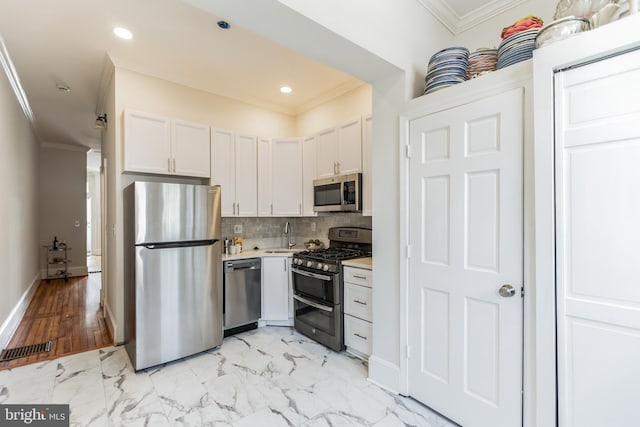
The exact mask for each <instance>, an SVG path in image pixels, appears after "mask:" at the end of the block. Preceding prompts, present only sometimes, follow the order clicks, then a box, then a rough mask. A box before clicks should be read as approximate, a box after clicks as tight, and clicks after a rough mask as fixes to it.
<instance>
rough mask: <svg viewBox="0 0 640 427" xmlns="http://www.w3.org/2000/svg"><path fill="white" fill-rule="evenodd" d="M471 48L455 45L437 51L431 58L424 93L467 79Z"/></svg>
mask: <svg viewBox="0 0 640 427" xmlns="http://www.w3.org/2000/svg"><path fill="white" fill-rule="evenodd" d="M468 64H469V49H467V48H466V47H460V46H453V47H448V48H446V49H442V50H441V51H439V52H437V53H435V54H434V55H433V56H432V57H431V59H430V60H429V66H428V68H427V76H426V77H425V81H426V84H425V85H424V93H425V94H427V93H430V92H434V91H436V90H438V89H443V88H445V87H448V86H451V85H455V84H458V83H462V82H463V81H465V80H466V79H467V66H468Z"/></svg>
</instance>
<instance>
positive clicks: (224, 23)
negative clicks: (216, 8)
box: [217, 21, 231, 30]
mask: <svg viewBox="0 0 640 427" xmlns="http://www.w3.org/2000/svg"><path fill="white" fill-rule="evenodd" d="M217 24H218V27H220V28H222V29H223V30H228V29H229V28H230V27H231V25H229V23H228V22H227V21H218V22H217Z"/></svg>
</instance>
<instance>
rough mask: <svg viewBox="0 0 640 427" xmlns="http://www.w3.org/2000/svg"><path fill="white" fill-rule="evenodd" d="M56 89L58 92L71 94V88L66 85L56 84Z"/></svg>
mask: <svg viewBox="0 0 640 427" xmlns="http://www.w3.org/2000/svg"><path fill="white" fill-rule="evenodd" d="M56 89H58V90H59V91H60V92H71V88H70V87H69V86H67V85H63V84H62V83H57V84H56Z"/></svg>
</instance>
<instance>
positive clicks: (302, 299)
mask: <svg viewBox="0 0 640 427" xmlns="http://www.w3.org/2000/svg"><path fill="white" fill-rule="evenodd" d="M293 299H295V300H298V301H300V302H302V303H304V304H307V305H310V306H311V307H314V308H317V309H318V310H322V311H327V312H329V313H333V307H325V306H324V305H322V304H318V303H317V302H313V301H309V300H308V299H306V298H302V297H299V296H298V295H294V296H293Z"/></svg>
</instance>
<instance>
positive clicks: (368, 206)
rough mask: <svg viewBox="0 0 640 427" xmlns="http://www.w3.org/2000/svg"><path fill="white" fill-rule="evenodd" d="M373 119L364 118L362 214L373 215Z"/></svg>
mask: <svg viewBox="0 0 640 427" xmlns="http://www.w3.org/2000/svg"><path fill="white" fill-rule="evenodd" d="M372 130H373V127H372V120H371V116H367V117H365V118H364V119H363V120H362V215H363V216H371V214H372V210H373V203H372V199H371V197H372V195H373V185H372V184H371V182H372V180H371V177H372V174H373V170H372V167H371V165H372V163H373V162H372V157H371V156H372V150H371V148H372V143H373V133H372Z"/></svg>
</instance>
